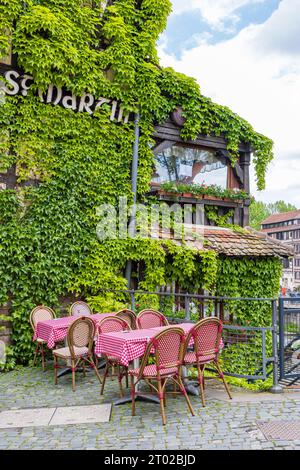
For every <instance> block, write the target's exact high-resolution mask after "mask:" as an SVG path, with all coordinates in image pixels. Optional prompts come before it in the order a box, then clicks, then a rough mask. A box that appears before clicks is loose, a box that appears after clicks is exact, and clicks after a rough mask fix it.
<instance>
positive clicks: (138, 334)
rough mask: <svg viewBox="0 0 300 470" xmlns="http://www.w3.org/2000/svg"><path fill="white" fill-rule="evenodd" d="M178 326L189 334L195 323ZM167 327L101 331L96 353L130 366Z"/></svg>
mask: <svg viewBox="0 0 300 470" xmlns="http://www.w3.org/2000/svg"><path fill="white" fill-rule="evenodd" d="M174 326H175V325H174ZM176 326H178V327H179V328H182V329H183V330H184V332H185V333H186V335H187V334H188V333H189V331H190V330H191V328H192V327H193V326H194V323H180V324H178V325H176ZM165 328H167V327H165V326H163V327H159V328H149V329H142V330H132V331H128V332H124V331H120V332H117V333H101V334H99V335H98V338H97V340H96V346H95V354H96V355H97V356H101V355H102V354H105V355H107V356H113V357H116V358H118V359H119V360H120V362H121V364H123V365H124V366H128V365H129V363H130V362H131V361H133V360H134V359H138V358H139V357H141V356H143V354H144V353H145V350H146V347H147V344H148V343H149V341H150V340H151V338H153V337H154V336H155V335H156V334H157V333H159V332H160V331H162V330H164V329H165Z"/></svg>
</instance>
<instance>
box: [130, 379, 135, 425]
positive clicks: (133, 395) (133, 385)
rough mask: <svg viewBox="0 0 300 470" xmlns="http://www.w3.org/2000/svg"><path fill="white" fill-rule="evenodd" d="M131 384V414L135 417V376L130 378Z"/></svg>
mask: <svg viewBox="0 0 300 470" xmlns="http://www.w3.org/2000/svg"><path fill="white" fill-rule="evenodd" d="M130 382H131V414H132V416H135V383H134V376H133V375H131V376H130Z"/></svg>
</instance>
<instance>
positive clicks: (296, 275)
mask: <svg viewBox="0 0 300 470" xmlns="http://www.w3.org/2000/svg"><path fill="white" fill-rule="evenodd" d="M295 279H298V280H300V271H296V272H295Z"/></svg>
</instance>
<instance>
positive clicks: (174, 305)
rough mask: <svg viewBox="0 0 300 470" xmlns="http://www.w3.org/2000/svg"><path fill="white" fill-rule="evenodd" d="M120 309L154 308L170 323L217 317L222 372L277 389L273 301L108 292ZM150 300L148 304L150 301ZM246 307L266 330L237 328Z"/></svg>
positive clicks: (274, 306) (240, 325)
mask: <svg viewBox="0 0 300 470" xmlns="http://www.w3.org/2000/svg"><path fill="white" fill-rule="evenodd" d="M102 293H103V294H105V293H107V294H108V293H113V294H114V296H115V298H116V299H119V300H120V301H121V303H122V304H123V306H124V307H125V306H127V307H130V308H131V309H132V310H134V311H135V312H138V311H140V310H142V309H143V308H146V307H149V306H150V305H151V304H152V306H154V305H156V306H157V308H159V309H160V311H162V312H163V313H164V314H165V315H166V316H167V317H168V318H169V321H170V322H171V323H182V322H196V321H198V320H199V319H201V318H205V317H207V316H217V317H219V318H220V319H221V320H222V321H223V323H224V333H223V342H224V348H223V351H222V354H221V360H222V362H223V370H224V371H225V373H226V375H228V376H231V377H237V378H242V379H246V380H251V381H255V380H266V379H267V378H268V377H270V376H273V391H274V392H277V391H278V392H279V391H280V390H281V389H280V387H279V386H278V378H279V374H278V354H277V346H278V331H277V299H270V298H240V297H236V298H233V297H217V296H206V295H198V294H189V293H178V292H177V293H175V292H171V291H169V292H166V291H164V292H148V291H141V290H112V289H111V290H110V289H105V290H103V291H102ZM151 299H152V301H151ZM249 305H252V308H253V309H254V308H255V309H256V310H257V311H259V312H263V313H264V315H265V318H269V325H270V326H253V325H251V324H247V323H246V322H245V323H246V324H241V322H240V321H239V320H238V318H239V315H237V312H238V311H239V309H243V308H245V306H247V308H248V310H249Z"/></svg>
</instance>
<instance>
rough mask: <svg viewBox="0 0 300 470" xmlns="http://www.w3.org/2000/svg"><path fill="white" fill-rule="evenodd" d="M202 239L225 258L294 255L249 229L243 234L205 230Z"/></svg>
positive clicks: (282, 246)
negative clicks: (225, 256)
mask: <svg viewBox="0 0 300 470" xmlns="http://www.w3.org/2000/svg"><path fill="white" fill-rule="evenodd" d="M204 237H205V240H207V241H208V242H209V244H210V246H211V248H213V249H215V250H216V251H218V252H219V253H222V254H225V255H227V256H279V257H289V256H293V254H294V250H293V248H292V247H290V246H287V245H286V244H284V243H282V242H279V241H277V240H274V239H273V238H270V237H268V236H267V235H265V234H262V233H260V232H256V231H254V230H251V229H250V230H249V229H248V230H247V231H243V232H235V231H232V230H228V229H227V230H226V229H220V230H217V231H211V230H209V229H205V230H204Z"/></svg>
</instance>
